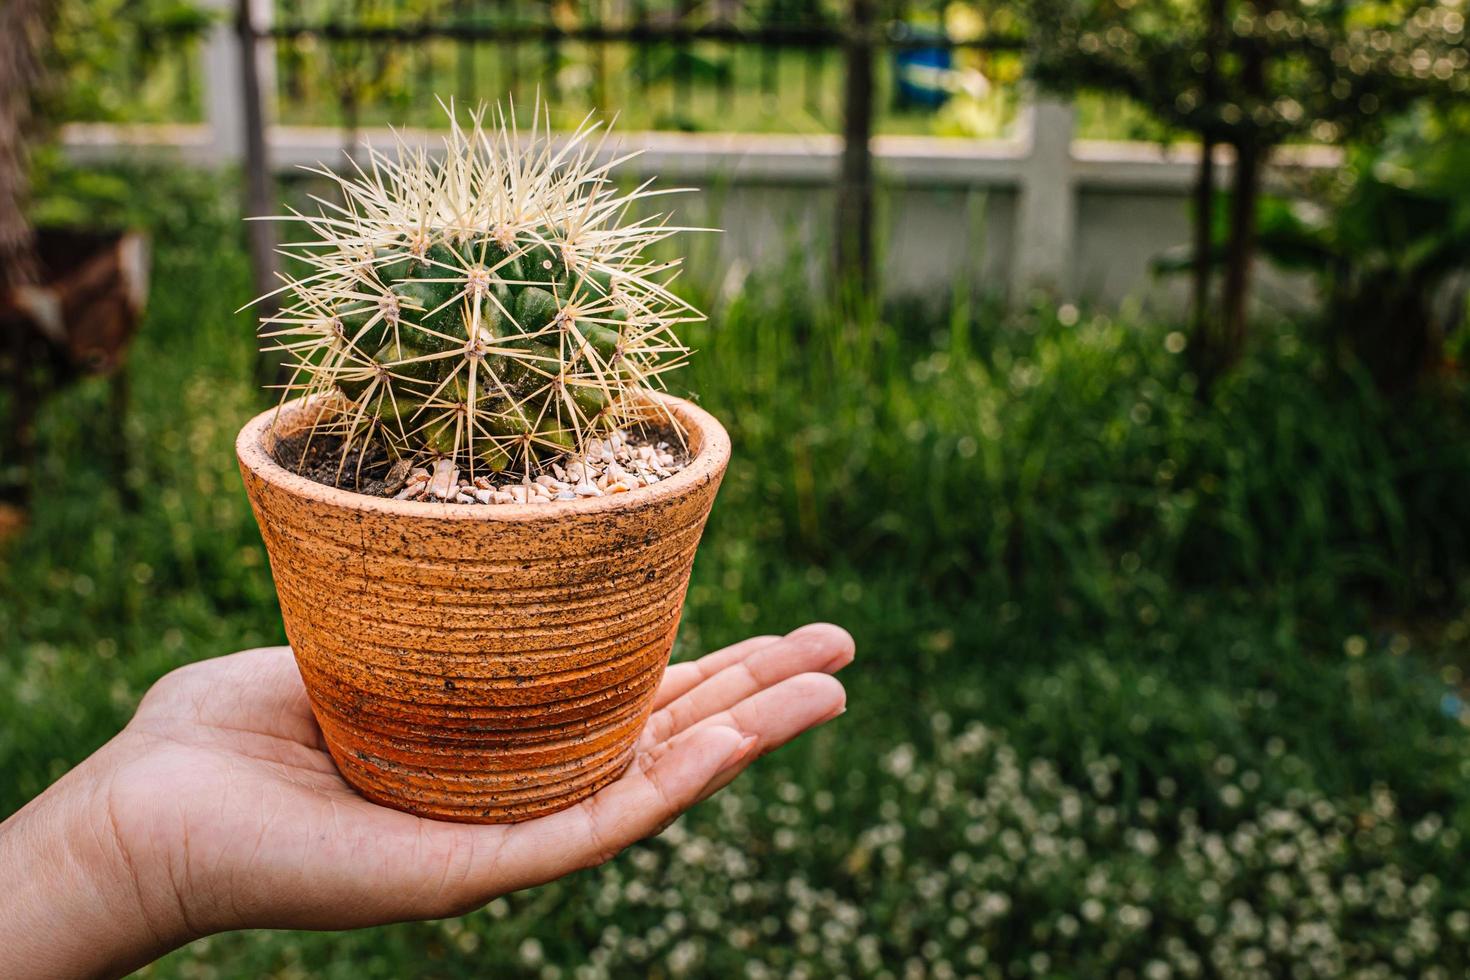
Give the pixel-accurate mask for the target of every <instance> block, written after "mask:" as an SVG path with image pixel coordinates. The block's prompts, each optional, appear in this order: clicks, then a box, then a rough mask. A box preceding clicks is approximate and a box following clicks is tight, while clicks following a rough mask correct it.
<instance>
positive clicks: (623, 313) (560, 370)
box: [261, 108, 700, 473]
mask: <svg viewBox="0 0 1470 980" xmlns="http://www.w3.org/2000/svg"><path fill="white" fill-rule="evenodd" d="M483 113H484V110H483V109H482V110H480V111H479V112H476V113H473V114H472V123H473V126H472V128H470V129H468V130H466V129H462V128H460V126H459V124H458V120H456V119H455V118H454V111H453V109H452V108H451V109H450V110H449V115H450V120H451V123H452V126H453V128H452V129H451V130H450V134H449V136H448V137H447V138H446V140H445V153H444V157H443V159H442V160H441V161H437V162H436V161H432V160H431V159H430V157H429V156H428V154H427V153H426V152H425V151H424V150H423V149H421V148H420V149H416V148H412V147H410V146H409V145H407V144H406V143H403V142H400V143H399V146H398V153H397V156H396V158H391V157H389V156H387V155H385V154H381V153H378V152H374V153H373V154H372V157H371V163H370V166H369V168H368V171H367V172H362V171H359V173H358V174H357V175H356V176H349V177H340V176H338V175H336V174H335V173H334V172H333V171H331V170H328V169H325V168H323V169H321V170H319V171H318V173H319V174H320V175H321V176H324V177H327V178H328V179H330V180H332V181H334V182H335V183H336V184H337V186H338V187H339V188H340V191H341V198H342V203H340V204H336V203H331V204H328V203H325V202H322V206H321V209H320V210H319V211H318V214H317V215H316V216H315V217H302V216H299V215H298V216H293V217H294V218H295V220H298V221H300V222H301V223H303V224H304V225H305V226H306V230H307V232H308V234H309V238H308V240H307V241H306V242H304V243H296V244H294V245H293V246H290V248H291V249H293V251H292V252H291V254H293V255H294V256H295V257H296V258H297V259H298V260H299V261H300V263H301V264H302V265H304V266H305V267H306V269H307V272H306V273H305V274H303V275H302V276H301V277H300V278H297V279H294V280H291V281H289V282H288V283H287V285H286V286H284V287H282V289H281V290H280V291H281V292H285V293H287V295H288V296H289V297H290V298H291V299H292V301H293V302H292V303H291V305H290V306H289V307H288V308H287V309H286V310H284V311H283V312H282V313H280V314H278V315H276V316H272V317H269V318H267V319H266V320H264V321H263V323H262V330H261V332H262V336H264V337H266V338H269V339H270V341H271V342H272V343H273V344H274V345H275V346H273V347H271V348H268V349H275V350H281V351H284V352H285V353H286V354H287V355H288V356H289V357H290V358H291V362H292V363H291V367H292V368H293V378H292V382H291V383H290V384H289V385H287V386H286V393H287V395H292V394H302V393H304V394H306V395H311V396H315V395H329V396H345V397H346V399H348V400H349V403H348V404H346V405H342V406H341V407H340V408H339V409H337V410H336V411H335V412H333V413H330V414H327V415H324V416H322V419H321V422H320V424H319V425H318V426H317V428H319V429H325V430H327V431H332V432H339V433H341V434H342V435H343V436H344V439H343V444H342V453H343V459H344V461H345V459H346V454H347V452H348V449H349V447H352V446H354V445H357V446H360V445H362V444H364V443H372V442H381V443H384V444H385V445H386V446H387V448H388V450H389V451H390V452H391V453H392V454H393V455H394V456H400V455H401V456H403V457H405V458H411V459H425V458H435V457H450V458H453V459H455V460H456V462H458V463H461V464H463V465H464V467H465V469H467V470H468V471H469V472H471V473H473V472H474V470H475V468H476V466H479V467H480V468H481V469H483V470H491V471H495V472H499V471H500V470H503V469H505V467H507V466H509V465H510V464H511V463H512V461H515V462H517V463H519V464H521V465H523V466H524V467H526V468H527V469H529V467H530V466H531V464H532V462H533V461H534V460H535V459H536V458H551V457H555V456H559V455H561V454H563V453H566V452H569V451H573V450H575V451H579V452H580V451H582V450H583V449H584V448H585V447H586V445H587V444H588V442H589V440H591V439H592V438H593V437H594V436H595V435H597V434H600V433H605V432H607V431H610V430H611V429H614V428H617V427H618V426H620V425H623V424H626V423H627V422H629V421H631V420H635V419H640V418H653V419H654V421H662V419H661V418H660V417H658V413H657V410H656V409H655V407H654V406H655V405H656V403H655V402H653V401H651V400H649V399H648V398H647V397H646V396H647V393H648V392H649V391H650V390H651V388H652V386H653V385H655V384H659V383H661V381H660V376H661V375H662V374H663V373H664V372H666V371H668V370H670V369H671V368H674V367H677V366H678V365H679V364H680V363H681V361H682V358H683V355H684V354H685V353H686V351H685V348H684V347H683V346H682V345H681V344H680V343H679V340H678V337H677V336H676V335H675V332H674V328H675V326H676V325H678V324H682V323H687V322H692V321H695V320H698V319H700V315H699V313H698V312H697V311H695V310H694V308H693V307H692V306H690V305H689V304H688V303H686V302H684V301H683V300H681V299H679V298H678V297H677V296H675V295H674V294H673V293H672V292H670V291H669V289H668V287H667V283H668V281H669V280H670V279H671V278H672V277H673V274H674V273H675V271H676V270H677V268H678V265H679V263H678V261H677V260H676V261H670V262H658V261H654V260H651V259H648V258H646V257H645V255H644V251H645V249H647V248H648V247H650V246H652V245H654V244H655V243H658V242H661V241H664V240H665V239H667V238H668V237H669V236H671V235H673V234H674V233H676V232H677V231H680V230H681V229H679V228H678V227H674V226H670V225H668V224H667V223H665V222H663V221H660V220H658V219H656V218H651V219H642V220H631V219H629V218H628V210H629V209H630V208H631V207H632V206H633V205H635V204H636V203H637V202H639V201H641V200H644V199H646V198H648V197H652V196H654V194H655V193H657V192H655V191H651V190H649V188H648V185H647V184H645V185H643V186H641V187H639V188H638V189H636V190H634V191H632V192H631V193H622V192H620V191H619V190H618V189H617V187H616V186H615V185H614V184H613V183H612V181H611V180H610V179H609V177H608V172H609V170H610V169H611V168H612V166H613V165H614V164H615V163H616V162H617V161H616V160H603V159H600V157H599V146H598V145H596V144H594V143H593V142H592V137H593V135H594V134H595V133H596V130H597V127H596V126H595V125H591V124H587V125H584V126H583V127H582V128H580V129H578V130H577V131H576V132H575V133H574V134H573V135H572V136H570V137H569V138H567V139H566V140H565V141H561V142H553V140H552V136H551V131H550V128H549V124H548V127H547V128H546V129H545V130H544V131H543V130H542V125H541V120H540V119H538V121H536V122H533V124H532V127H531V132H530V134H529V135H528V137H527V138H526V139H525V140H522V139H521V138H520V135H519V133H518V132H517V131H516V128H515V125H514V123H513V122H508V121H507V120H506V117H505V116H504V115H502V116H500V119H499V123H498V124H497V125H496V126H492V127H491V128H489V129H487V128H485V127H484V125H483ZM318 201H319V202H320V201H321V199H320V198H319V199H318Z"/></svg>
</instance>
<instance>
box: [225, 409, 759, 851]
mask: <svg viewBox="0 0 1470 980" xmlns="http://www.w3.org/2000/svg"><path fill="white" fill-rule="evenodd" d="M662 400H663V401H664V403H665V404H666V405H667V406H668V407H669V408H670V409H671V410H672V412H673V414H674V415H675V417H676V418H678V420H679V421H680V422H681V423H682V425H683V426H684V428H685V429H686V430H687V432H688V438H689V448H690V450H691V452H692V453H693V454H694V458H693V460H692V462H691V463H690V464H689V465H688V466H686V467H685V468H684V469H683V470H681V471H680V472H679V473H677V474H676V475H674V476H673V477H671V478H669V479H667V480H664V481H663V482H661V483H656V484H654V485H653V486H651V487H644V488H642V489H640V490H634V491H631V492H628V493H621V494H617V495H614V496H609V497H594V498H589V499H584V500H569V501H557V502H553V503H550V504H542V505H530V504H524V505H517V504H504V505H496V506H479V505H466V504H442V503H424V502H420V501H407V500H402V501H400V500H389V499H385V498H381V497H369V496H365V495H363V494H358V493H352V492H350V491H347V490H338V489H334V488H332V487H327V486H324V485H322V484H319V483H315V482H313V481H311V480H308V479H305V478H304V477H300V476H296V475H295V474H293V473H291V472H290V471H288V470H286V469H284V468H283V467H281V466H279V465H278V464H277V463H276V462H275V460H274V459H272V457H271V454H270V453H271V450H272V449H273V448H274V445H275V440H276V439H277V437H278V435H286V434H289V433H290V432H292V431H294V430H299V429H300V427H301V426H303V425H304V424H306V421H307V419H308V418H309V415H308V413H309V412H310V408H309V407H307V406H305V405H303V404H302V403H301V402H292V403H290V404H288V405H287V406H286V407H285V408H284V409H282V410H281V411H280V413H279V414H278V413H277V411H276V410H274V409H272V410H270V411H267V412H263V413H262V414H260V415H258V416H256V417H255V418H254V419H252V420H251V421H250V423H249V424H248V425H246V426H245V428H244V429H242V430H241V431H240V436H239V439H238V440H237V441H236V443H235V451H236V453H237V454H238V455H239V458H240V472H241V474H242V475H243V476H244V479H245V489H246V492H247V493H248V494H249V496H250V505H251V507H252V508H254V510H255V519H256V521H257V522H259V524H260V530H261V534H262V536H263V537H264V538H265V544H266V550H267V551H268V552H269V553H270V561H271V570H272V572H273V574H274V576H275V581H276V591H277V594H278V595H279V596H280V600H281V615H282V617H283V618H284V620H285V623H286V635H287V636H288V637H289V638H290V640H291V646H292V647H293V648H294V649H295V651H296V663H297V665H298V666H299V667H300V669H301V676H302V679H303V680H305V682H306V690H307V694H308V695H309V696H310V698H311V704H312V709H313V710H314V711H315V713H316V718H317V721H318V722H319V723H320V724H321V727H322V732H323V734H324V735H325V736H326V743H327V747H328V749H330V750H331V753H332V758H333V759H335V760H336V762H337V767H338V768H339V769H340V770H341V771H342V775H343V776H344V777H346V779H347V781H348V782H349V783H351V784H352V785H353V786H355V787H356V788H357V789H358V790H359V791H360V792H361V793H362V794H363V795H364V796H366V797H367V798H368V799H370V800H374V801H375V802H378V803H382V804H384V805H386V806H392V807H397V808H398V809H400V810H407V811H408V812H410V813H417V814H422V815H424V816H429V817H435V818H438V819H442V820H461V821H469V822H475V823H508V822H514V821H518V820H527V819H530V818H532V817H537V816H541V815H543V814H547V813H551V812H553V811H555V810H560V809H562V808H563V807H567V806H570V805H572V804H573V803H576V802H577V801H578V800H581V799H583V798H584V797H587V796H589V795H591V794H592V793H594V792H596V791H597V790H598V789H600V788H601V787H602V786H604V785H606V784H607V783H609V782H611V781H613V780H614V779H616V778H617V777H618V776H619V775H620V774H621V773H622V771H623V769H624V767H626V766H627V764H628V761H629V759H630V758H631V757H632V751H633V745H634V742H635V741H636V739H637V737H638V733H639V731H641V730H642V728H643V725H644V722H645V721H646V720H647V718H648V714H649V710H650V706H651V704H652V701H653V693H654V691H655V690H656V689H657V687H658V683H659V680H660V679H661V678H662V676H663V671H664V667H665V665H666V664H667V663H668V658H669V649H670V647H671V646H672V645H673V641H674V632H675V630H676V629H677V628H678V625H679V614H680V610H681V608H682V606H683V603H684V590H685V587H686V586H687V585H688V582H689V570H690V567H691V566H692V565H693V563H694V551H695V548H696V547H697V546H698V544H699V537H700V533H701V532H702V531H703V529H704V522H705V519H706V518H707V517H708V516H709V511H710V506H711V505H712V504H713V503H714V499H715V492H716V491H717V490H718V489H719V484H720V478H721V477H722V476H723V475H724V472H725V465H726V463H728V462H729V459H730V440H729V437H728V436H727V435H726V434H725V430H724V429H723V428H721V426H720V423H719V422H717V421H716V420H715V419H714V417H713V416H711V415H710V414H709V413H707V412H705V411H703V410H701V409H699V408H696V407H695V406H694V405H691V404H690V403H688V402H686V401H682V400H679V399H676V398H663V399H662Z"/></svg>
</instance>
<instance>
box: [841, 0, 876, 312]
mask: <svg viewBox="0 0 1470 980" xmlns="http://www.w3.org/2000/svg"><path fill="white" fill-rule="evenodd" d="M850 14H851V17H852V20H851V23H850V24H849V25H848V32H849V33H848V39H847V45H846V64H847V77H846V81H845V91H844V93H843V124H842V172H841V176H840V178H839V180H838V184H837V221H836V222H835V228H836V234H837V242H836V246H837V254H836V285H837V287H838V291H839V294H840V295H844V296H845V295H847V294H848V292H849V291H850V290H856V291H857V293H858V294H860V295H864V296H866V295H867V294H868V292H869V290H870V288H871V285H872V283H871V279H872V272H873V154H872V148H871V146H870V143H871V141H872V136H873V38H872V36H871V35H872V30H873V21H874V14H875V10H874V5H873V0H852V6H851V8H850Z"/></svg>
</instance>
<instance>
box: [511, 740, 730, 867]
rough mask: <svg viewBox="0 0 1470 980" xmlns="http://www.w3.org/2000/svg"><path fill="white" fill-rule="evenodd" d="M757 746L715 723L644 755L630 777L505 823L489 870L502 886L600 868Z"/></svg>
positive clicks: (684, 806) (630, 769) (654, 830)
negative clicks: (545, 812) (555, 809)
mask: <svg viewBox="0 0 1470 980" xmlns="http://www.w3.org/2000/svg"><path fill="white" fill-rule="evenodd" d="M754 749H755V743H754V742H751V741H749V740H748V739H746V738H745V737H744V736H742V735H741V734H740V733H739V732H737V731H735V730H734V729H733V728H729V727H722V726H719V725H709V726H706V727H704V728H702V729H700V730H699V731H698V732H690V733H689V734H687V735H685V736H683V737H680V738H677V739H675V740H673V741H671V742H668V743H666V744H664V745H662V746H660V747H659V748H658V749H657V750H655V751H653V752H647V753H643V754H641V755H639V756H638V757H636V758H635V759H634V760H633V764H632V765H631V766H629V767H628V771H627V772H626V773H624V775H623V778H621V779H619V780H618V781H617V782H615V783H613V784H612V785H610V786H608V787H607V788H605V789H603V790H602V791H600V792H599V793H597V794H596V795H594V796H592V797H590V798H589V799H586V800H584V801H582V802H581V803H579V804H577V805H576V806H574V807H571V808H569V809H566V810H562V811H560V812H559V813H553V814H551V815H550V816H546V817H542V818H540V819H538V820H532V821H529V822H527V823H523V824H516V825H515V826H513V827H510V828H508V829H502V832H504V833H505V835H506V836H505V838H504V840H503V842H502V843H501V846H500V847H498V848H495V849H494V854H493V858H494V860H493V863H492V865H491V866H490V867H487V868H484V869H483V873H484V876H485V877H486V878H487V879H493V880H494V881H495V885H496V890H497V892H503V891H511V890H514V889H517V888H528V887H530V886H532V885H538V884H542V883H543V882H547V881H551V880H552V879H554V878H559V877H561V876H562V875H565V874H570V873H571V872H573V871H578V870H581V869H583V868H590V867H595V866H596V865H599V864H602V863H603V862H604V861H607V860H609V859H610V858H611V857H612V856H613V855H615V854H617V853H618V852H619V851H621V850H622V849H623V848H625V847H627V846H628V845H629V844H632V843H634V842H635V841H639V840H642V839H644V838H645V837H649V836H651V835H653V834H655V833H657V832H658V831H659V830H661V829H662V828H664V827H665V826H667V825H668V824H669V823H670V822H672V821H673V819H674V818H675V817H677V816H678V815H679V814H681V813H683V812H684V811H685V810H686V809H688V808H689V807H690V806H692V805H694V804H695V803H696V802H698V801H699V800H700V798H701V797H702V796H703V795H704V793H705V788H706V787H707V786H709V785H710V784H711V783H712V782H714V781H716V780H717V779H719V778H720V776H721V775H722V773H723V771H724V770H725V769H726V768H728V767H731V766H742V765H744V764H745V763H746V762H747V761H748V757H749V755H750V754H751V753H752V751H753V750H754Z"/></svg>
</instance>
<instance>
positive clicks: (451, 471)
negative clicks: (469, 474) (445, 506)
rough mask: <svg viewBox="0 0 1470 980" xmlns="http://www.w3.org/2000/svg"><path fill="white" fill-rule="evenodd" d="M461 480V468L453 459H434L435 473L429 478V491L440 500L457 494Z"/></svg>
mask: <svg viewBox="0 0 1470 980" xmlns="http://www.w3.org/2000/svg"><path fill="white" fill-rule="evenodd" d="M458 481H459V468H458V467H457V466H455V465H454V461H453V460H451V459H440V460H435V461H434V475H433V476H431V477H430V478H429V492H430V493H431V494H433V495H434V496H436V497H438V498H439V499H440V500H448V499H449V498H450V497H453V496H454V494H455V489H456V484H457V482H458Z"/></svg>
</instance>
